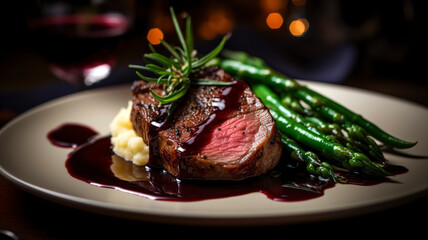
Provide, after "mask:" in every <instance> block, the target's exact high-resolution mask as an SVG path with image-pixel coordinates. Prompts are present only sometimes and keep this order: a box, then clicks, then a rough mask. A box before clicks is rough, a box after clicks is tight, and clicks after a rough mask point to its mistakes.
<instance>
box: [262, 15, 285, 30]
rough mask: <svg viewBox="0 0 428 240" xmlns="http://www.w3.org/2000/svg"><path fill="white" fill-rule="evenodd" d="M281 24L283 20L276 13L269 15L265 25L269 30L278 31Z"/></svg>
mask: <svg viewBox="0 0 428 240" xmlns="http://www.w3.org/2000/svg"><path fill="white" fill-rule="evenodd" d="M283 23H284V19H283V18H282V16H281V14H279V13H277V12H274V13H270V14H269V15H268V17H267V18H266V24H267V25H268V26H269V28H271V29H278V28H280V27H281V26H282V24H283Z"/></svg>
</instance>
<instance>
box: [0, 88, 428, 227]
mask: <svg viewBox="0 0 428 240" xmlns="http://www.w3.org/2000/svg"><path fill="white" fill-rule="evenodd" d="M305 84H307V85H308V86H310V87H311V88H313V89H315V90H317V91H319V92H321V93H323V94H326V95H328V96H330V97H331V98H333V99H335V100H338V101H339V102H341V103H343V104H344V105H345V106H348V107H349V108H350V109H353V110H354V111H357V112H359V113H361V114H363V115H364V116H365V117H366V118H368V119H371V120H372V121H373V122H374V123H376V124H378V125H379V126H381V127H382V128H383V129H385V130H386V131H388V132H390V133H392V134H393V135H396V136H399V137H400V138H403V139H406V140H418V144H417V145H416V146H415V147H413V148H411V149H407V150H403V152H406V153H408V154H414V155H425V156H426V155H428V150H427V149H428V134H427V133H428V128H427V127H426V126H427V123H428V110H427V108H425V107H423V106H420V105H417V104H413V103H410V102H406V101H403V100H399V99H396V98H392V97H389V96H385V95H380V94H377V93H373V92H368V91H362V90H357V89H353V88H347V87H341V86H335V85H328V84H320V83H310V82H307V83H306V82H305ZM130 96H131V94H130V90H129V86H120V87H110V88H104V89H99V90H92V91H85V92H81V93H77V94H73V95H69V96H66V97H63V98H59V99H57V100H54V101H51V102H48V103H46V104H43V105H41V106H39V107H36V108H34V109H32V110H30V111H28V112H26V113H24V114H22V115H21V116H19V117H17V118H16V119H14V120H13V121H11V122H10V123H9V124H7V125H6V126H5V127H4V128H3V129H2V130H1V131H0V173H1V174H2V175H3V176H5V177H6V178H8V179H9V180H11V181H12V182H14V183H15V184H17V185H18V186H20V187H22V188H23V189H24V190H26V191H29V192H30V193H33V194H36V195H38V196H41V197H44V198H46V199H49V200H52V201H55V202H58V203H61V204H64V205H67V206H72V207H76V208H80V209H84V210H88V211H92V212H97V213H102V214H108V215H114V216H119V217H124V218H132V219H141V220H148V221H158V222H168V223H182V224H199V225H201V224H202V225H248V224H253V225H255V224H271V223H278V222H280V223H297V222H309V221H318V220H326V219H334V218H340V217H345V216H356V215H359V214H364V213H368V212H373V211H379V210H382V209H385V208H389V207H393V206H397V205H399V204H402V203H405V202H407V201H410V200H413V199H415V198H416V197H419V196H421V195H422V194H426V193H427V190H428V174H426V172H427V171H428V160H427V159H417V158H405V157H401V156H397V155H391V154H386V158H387V159H389V160H390V162H391V163H392V164H397V165H402V166H405V167H406V168H408V169H409V172H407V173H405V174H402V175H398V176H396V177H393V179H394V180H395V181H397V182H398V183H382V184H379V185H374V186H356V185H343V184H337V185H336V186H335V187H334V188H331V189H327V190H326V191H325V194H324V196H322V197H320V198H315V199H311V200H307V201H298V202H276V201H272V200H270V199H268V198H267V197H266V196H265V195H263V194H262V193H251V194H247V195H242V196H237V197H230V198H223V199H214V200H203V201H196V202H169V201H156V200H150V199H146V198H143V197H139V196H136V195H131V194H127V193H124V192H120V191H117V190H113V189H105V188H100V187H96V186H93V185H90V184H87V183H85V182H83V181H80V180H77V179H75V178H73V177H71V176H70V175H69V174H68V173H67V170H66V168H65V165H64V163H65V160H66V158H67V154H68V153H69V152H70V151H71V149H67V148H59V147H54V146H52V145H51V144H50V143H49V141H48V140H47V138H46V134H47V133H48V132H49V131H50V130H52V129H53V128H55V127H57V126H58V125H60V124H62V123H66V122H76V123H82V124H86V125H88V126H91V127H92V128H94V129H95V130H97V131H98V132H100V133H101V135H107V134H109V127H108V125H109V123H110V121H111V120H112V118H113V116H114V115H115V114H116V113H117V111H118V110H119V108H120V107H123V106H126V104H127V101H128V100H129V99H130Z"/></svg>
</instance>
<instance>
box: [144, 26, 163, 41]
mask: <svg viewBox="0 0 428 240" xmlns="http://www.w3.org/2000/svg"><path fill="white" fill-rule="evenodd" d="M162 39H163V32H162V30H160V29H159V28H152V29H150V30H149V32H148V33H147V40H148V41H149V42H150V43H151V44H153V45H158V44H160V43H161V40H162Z"/></svg>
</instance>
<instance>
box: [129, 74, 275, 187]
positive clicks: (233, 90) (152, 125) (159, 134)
mask: <svg viewBox="0 0 428 240" xmlns="http://www.w3.org/2000/svg"><path fill="white" fill-rule="evenodd" d="M193 77H195V78H205V79H212V80H219V81H225V82H233V84H232V85H228V86H192V87H191V88H190V89H189V91H188V93H187V94H186V95H185V96H184V97H183V98H182V99H181V100H178V101H177V102H176V103H173V104H163V105H162V104H160V103H159V102H158V101H157V100H156V99H155V98H154V97H153V96H152V94H151V93H150V91H149V89H152V90H153V91H154V92H155V93H157V94H158V95H164V94H165V92H164V90H163V89H164V86H163V85H158V84H154V83H146V82H143V81H136V82H134V84H133V86H132V94H133V99H132V101H133V105H132V111H131V122H132V123H133V126H134V130H135V132H136V133H137V135H139V136H140V137H142V138H143V140H144V142H145V143H146V144H147V145H148V146H149V149H150V150H149V152H150V160H149V163H148V165H149V166H151V167H159V168H163V169H164V170H166V171H167V172H168V173H170V174H172V175H174V176H176V177H178V178H182V179H210V180H237V179H244V178H247V177H251V176H256V175H260V174H263V173H266V172H267V171H268V170H270V169H272V168H273V167H275V166H276V165H277V163H278V161H279V158H280V155H281V149H282V148H281V142H280V138H279V133H278V131H277V129H276V126H275V122H274V121H273V119H272V116H271V115H270V113H269V110H268V109H267V108H266V107H265V106H264V105H263V103H262V102H261V101H260V99H259V98H258V97H256V96H255V95H254V93H253V92H252V91H251V89H250V88H249V86H248V85H247V84H246V83H245V82H242V81H239V80H234V79H233V78H232V77H230V76H229V75H228V74H227V73H225V71H224V70H223V69H221V68H218V67H210V68H206V69H204V70H202V71H200V72H198V73H196V74H194V75H193Z"/></svg>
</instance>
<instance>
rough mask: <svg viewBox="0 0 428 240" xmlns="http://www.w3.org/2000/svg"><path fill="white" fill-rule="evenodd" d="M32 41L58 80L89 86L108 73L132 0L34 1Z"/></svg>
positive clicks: (130, 13) (129, 18)
mask: <svg viewBox="0 0 428 240" xmlns="http://www.w3.org/2000/svg"><path fill="white" fill-rule="evenodd" d="M38 3H39V4H38V13H37V15H36V16H35V17H33V18H32V19H31V20H30V23H29V24H30V27H31V28H32V29H34V30H35V33H36V34H35V35H36V38H35V41H36V44H37V48H38V49H39V51H40V53H41V55H42V56H43V57H44V58H45V59H46V60H47V62H48V66H49V69H50V71H51V72H52V73H53V74H54V75H55V76H56V77H58V78H59V79H61V80H65V81H67V82H70V83H73V84H76V85H80V86H90V85H92V84H94V83H96V82H98V81H100V80H103V79H105V78H106V77H107V76H109V74H110V72H111V70H112V67H113V66H114V65H115V59H116V54H117V52H116V47H117V44H118V41H119V40H120V39H121V37H122V36H123V35H124V34H125V33H126V32H127V31H128V30H129V29H130V27H131V25H132V21H133V17H134V16H133V7H134V4H135V2H134V1H133V0H121V1H115V0H78V1H61V0H54V1H38Z"/></svg>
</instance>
